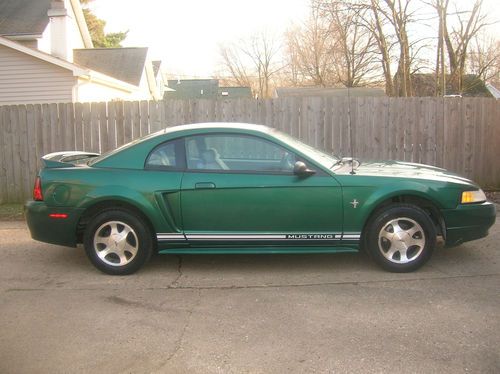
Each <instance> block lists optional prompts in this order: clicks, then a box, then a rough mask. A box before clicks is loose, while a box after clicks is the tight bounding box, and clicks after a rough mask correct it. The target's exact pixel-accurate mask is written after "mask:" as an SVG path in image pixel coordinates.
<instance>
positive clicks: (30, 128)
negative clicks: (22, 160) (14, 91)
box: [26, 104, 38, 195]
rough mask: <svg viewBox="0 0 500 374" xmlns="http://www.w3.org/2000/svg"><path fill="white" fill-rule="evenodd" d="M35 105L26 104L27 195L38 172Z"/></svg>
mask: <svg viewBox="0 0 500 374" xmlns="http://www.w3.org/2000/svg"><path fill="white" fill-rule="evenodd" d="M35 107H36V105H33V104H28V105H26V119H27V136H28V139H27V140H28V160H27V162H28V175H29V178H28V185H27V186H26V188H27V191H28V192H27V193H28V195H29V194H30V193H31V186H30V184H32V183H33V182H34V180H35V176H36V174H37V172H38V165H37V164H38V153H37V131H36V130H37V129H36V119H37V113H36V111H35Z"/></svg>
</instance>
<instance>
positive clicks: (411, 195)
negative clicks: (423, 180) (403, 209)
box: [361, 191, 446, 248]
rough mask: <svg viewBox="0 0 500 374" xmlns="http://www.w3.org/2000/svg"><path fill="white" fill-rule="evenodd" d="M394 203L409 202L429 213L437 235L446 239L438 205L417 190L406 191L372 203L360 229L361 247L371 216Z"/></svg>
mask: <svg viewBox="0 0 500 374" xmlns="http://www.w3.org/2000/svg"><path fill="white" fill-rule="evenodd" d="M394 203H405V204H411V205H415V206H417V207H419V208H421V209H422V210H424V211H425V212H426V213H427V214H428V215H429V217H430V219H431V221H432V223H433V224H434V226H435V228H436V233H437V235H438V236H442V237H443V239H444V240H446V224H445V221H444V217H443V215H442V214H441V211H440V208H439V205H438V204H437V203H436V202H435V201H433V200H432V199H431V198H429V197H428V196H427V195H426V196H423V195H422V194H420V193H418V192H415V191H408V192H400V193H393V194H390V195H388V196H384V197H383V198H380V199H379V200H378V201H377V202H376V203H375V204H374V208H373V209H371V211H370V212H369V213H368V214H367V216H366V218H365V220H364V223H363V229H362V231H361V247H362V248H363V247H364V246H365V245H366V243H365V240H366V231H367V230H366V229H367V226H368V225H369V223H370V222H371V220H372V219H373V217H374V216H376V215H377V214H378V212H380V211H381V210H383V209H384V208H386V207H387V206H390V205H391V204H394Z"/></svg>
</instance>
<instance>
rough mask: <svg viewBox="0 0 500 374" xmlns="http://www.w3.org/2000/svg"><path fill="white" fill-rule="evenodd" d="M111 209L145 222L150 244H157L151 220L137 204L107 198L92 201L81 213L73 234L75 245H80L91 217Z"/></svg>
mask: <svg viewBox="0 0 500 374" xmlns="http://www.w3.org/2000/svg"><path fill="white" fill-rule="evenodd" d="M113 209H118V210H125V211H127V212H129V213H132V214H134V215H137V216H138V217H140V218H141V219H142V220H143V222H145V223H146V225H147V226H148V228H149V231H150V233H151V236H152V240H153V241H152V242H153V243H154V245H155V246H156V244H157V241H156V235H155V233H156V231H155V228H154V226H153V223H152V220H151V219H150V218H149V217H148V215H147V214H146V213H144V212H143V210H142V209H141V208H140V207H139V206H137V204H135V203H134V202H131V201H129V200H126V199H119V198H108V199H105V198H103V199H99V200H96V201H93V202H92V203H91V204H89V205H87V206H86V208H85V210H84V211H83V213H82V214H81V216H80V218H79V220H78V224H77V225H76V233H75V234H76V240H77V243H82V241H83V233H84V231H85V228H86V226H87V224H88V223H89V222H90V220H91V219H92V218H93V217H95V216H96V215H97V214H99V213H102V212H104V211H106V210H113Z"/></svg>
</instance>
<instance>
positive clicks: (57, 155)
mask: <svg viewBox="0 0 500 374" xmlns="http://www.w3.org/2000/svg"><path fill="white" fill-rule="evenodd" d="M97 156H99V153H92V152H81V151H65V152H54V153H49V154H47V155H45V156H43V157H42V163H43V167H45V168H67V167H70V166H75V165H77V164H82V163H85V162H86V161H88V160H89V159H90V158H94V157H97Z"/></svg>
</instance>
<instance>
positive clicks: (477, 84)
mask: <svg viewBox="0 0 500 374" xmlns="http://www.w3.org/2000/svg"><path fill="white" fill-rule="evenodd" d="M411 82H412V90H413V95H414V96H436V75H435V74H412V76H411ZM445 82H446V96H469V97H470V96H472V97H476V96H478V97H491V95H492V94H491V92H490V91H489V90H488V88H487V86H486V85H485V83H484V81H483V80H482V79H480V78H479V77H478V76H477V75H475V74H464V75H463V76H462V86H463V92H457V91H456V90H454V89H453V87H452V84H451V83H450V82H451V76H450V75H449V74H446V76H445Z"/></svg>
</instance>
